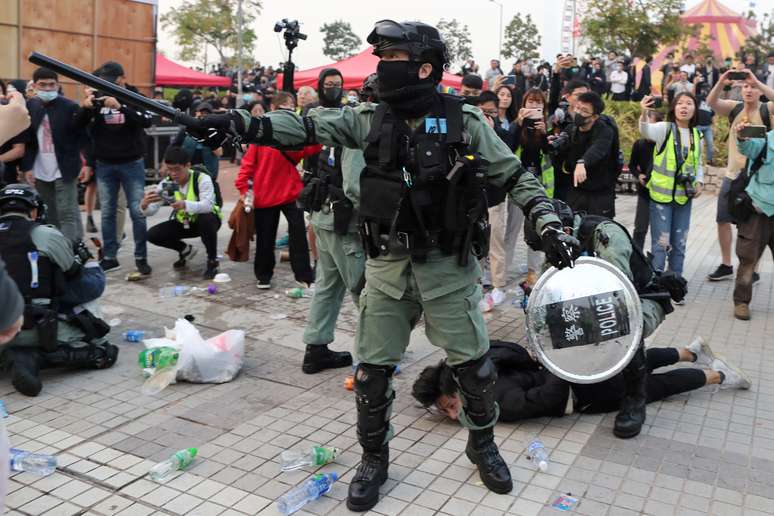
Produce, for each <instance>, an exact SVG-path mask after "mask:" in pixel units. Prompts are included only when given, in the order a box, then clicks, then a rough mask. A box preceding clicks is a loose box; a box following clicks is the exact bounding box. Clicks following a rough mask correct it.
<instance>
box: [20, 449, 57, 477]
mask: <svg viewBox="0 0 774 516" xmlns="http://www.w3.org/2000/svg"><path fill="white" fill-rule="evenodd" d="M10 456H11V471H26V472H27V473H32V474H33V475H40V476H42V477H45V476H46V475H50V474H51V473H53V472H54V470H56V457H54V456H53V455H44V454H42V453H31V452H28V451H24V450H19V449H17V448H11V450H10Z"/></svg>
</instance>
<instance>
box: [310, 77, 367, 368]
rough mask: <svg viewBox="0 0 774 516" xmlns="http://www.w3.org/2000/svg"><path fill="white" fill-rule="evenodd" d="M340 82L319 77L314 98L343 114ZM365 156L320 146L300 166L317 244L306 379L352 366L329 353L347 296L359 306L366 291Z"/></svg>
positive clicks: (342, 356) (346, 355)
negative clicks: (361, 206)
mask: <svg viewBox="0 0 774 516" xmlns="http://www.w3.org/2000/svg"><path fill="white" fill-rule="evenodd" d="M343 85H344V78H343V77H342V75H341V72H339V71H338V70H337V69H335V68H326V69H324V70H322V71H321V72H320V77H319V80H318V84H317V93H318V96H319V99H320V105H321V106H323V107H325V108H329V109H341V107H342V105H341V97H342V92H343ZM364 166H365V162H364V160H363V153H362V152H361V151H360V150H357V149H347V148H345V147H341V146H327V145H326V146H323V149H322V151H320V153H319V154H317V155H316V156H313V157H311V158H308V159H306V160H304V167H305V169H306V171H305V173H304V189H303V190H302V191H301V194H300V195H299V198H298V202H299V204H300V205H301V207H302V208H303V209H304V210H305V211H308V212H310V214H311V217H310V220H311V224H312V229H313V231H314V235H315V239H316V242H317V253H318V256H319V257H318V260H317V267H316V269H315V272H316V275H315V291H314V296H313V297H312V305H311V307H310V308H309V319H308V321H307V324H306V329H305V330H304V337H303V338H304V343H305V344H306V352H305V353H304V362H303V364H302V366H301V370H302V371H303V372H305V373H307V374H313V373H317V372H319V371H322V370H324V369H329V368H336V367H346V366H349V365H352V355H351V354H350V353H348V352H342V351H332V350H330V349H328V344H330V343H331V342H333V332H334V329H335V326H336V319H337V318H338V316H339V311H340V310H341V303H342V301H343V299H344V295H345V294H346V292H349V293H350V295H351V296H352V300H353V301H354V302H355V304H356V305H357V304H358V302H359V297H360V291H361V290H363V285H365V276H364V274H365V253H364V252H363V245H362V243H361V241H360V236H359V235H358V229H357V219H358V216H357V205H358V202H359V201H358V198H359V193H360V184H359V177H360V171H361V170H362V169H363V167H364Z"/></svg>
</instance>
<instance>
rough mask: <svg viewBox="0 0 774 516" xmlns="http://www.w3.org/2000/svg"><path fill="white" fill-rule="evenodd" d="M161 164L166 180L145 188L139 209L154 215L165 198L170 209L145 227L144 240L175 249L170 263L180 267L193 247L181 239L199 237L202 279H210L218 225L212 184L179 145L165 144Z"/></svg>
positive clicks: (215, 267) (215, 260)
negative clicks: (203, 265) (204, 251)
mask: <svg viewBox="0 0 774 516" xmlns="http://www.w3.org/2000/svg"><path fill="white" fill-rule="evenodd" d="M164 168H165V169H166V172H168V173H169V176H168V178H167V180H164V181H162V182H161V183H159V184H158V185H157V186H156V187H155V188H153V189H152V190H150V191H148V192H146V194H145V196H144V197H143V199H142V201H141V202H140V209H141V210H142V213H143V215H145V216H146V217H147V216H151V215H155V214H156V213H157V212H158V211H159V208H160V207H161V205H162V203H163V201H164V200H166V201H168V202H169V203H170V206H171V207H172V210H173V212H172V215H171V216H170V219H169V220H167V221H166V222H162V223H160V224H156V225H155V226H153V227H152V228H150V229H149V230H148V242H150V243H151V244H154V245H157V246H160V247H166V248H167V249H172V250H174V251H177V252H178V260H177V261H176V262H175V263H174V264H172V267H173V268H175V269H182V268H184V267H185V266H186V264H187V262H188V260H190V259H191V258H192V257H193V256H194V255H195V254H196V251H197V249H196V248H195V247H193V246H192V245H190V244H185V243H184V242H183V239H184V238H196V237H200V238H201V239H202V243H203V244H204V247H205V249H207V268H206V269H205V271H204V279H212V278H214V277H215V275H216V274H217V273H218V265H219V264H218V252H217V244H218V229H220V225H221V213H220V206H219V205H218V196H217V193H216V185H215V183H213V181H212V178H210V176H209V174H207V172H205V171H204V170H201V169H193V170H192V169H191V157H190V156H189V155H188V153H186V152H185V150H183V148H182V147H175V146H170V147H168V148H167V151H166V153H165V154H164ZM170 190H174V191H173V192H170Z"/></svg>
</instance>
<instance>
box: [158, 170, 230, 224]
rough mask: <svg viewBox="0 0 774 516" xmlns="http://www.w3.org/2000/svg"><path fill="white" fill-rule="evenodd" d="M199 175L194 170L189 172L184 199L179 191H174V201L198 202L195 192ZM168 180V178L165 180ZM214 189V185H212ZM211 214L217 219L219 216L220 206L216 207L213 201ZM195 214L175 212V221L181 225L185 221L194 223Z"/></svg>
mask: <svg viewBox="0 0 774 516" xmlns="http://www.w3.org/2000/svg"><path fill="white" fill-rule="evenodd" d="M199 174H200V172H196V171H194V170H192V171H190V172H189V176H188V190H187V191H186V193H185V197H183V194H182V193H181V192H180V190H177V191H175V200H176V201H183V200H185V201H192V202H197V201H198V200H199V196H198V195H196V192H197V191H198V188H197V187H196V185H197V184H198V182H199ZM167 179H169V178H167ZM213 188H214V185H213ZM212 213H214V214H215V215H217V216H218V217H220V216H221V213H220V206H218V204H217V202H215V201H213V203H212ZM196 215H197V214H196V213H188V212H186V211H185V210H177V211H176V212H175V219H177V221H178V222H180V223H181V224H184V223H185V221H186V220H188V222H196Z"/></svg>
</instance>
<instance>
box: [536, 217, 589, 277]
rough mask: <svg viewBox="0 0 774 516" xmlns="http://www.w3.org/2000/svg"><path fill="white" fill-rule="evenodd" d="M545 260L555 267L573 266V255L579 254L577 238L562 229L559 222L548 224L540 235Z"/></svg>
mask: <svg viewBox="0 0 774 516" xmlns="http://www.w3.org/2000/svg"><path fill="white" fill-rule="evenodd" d="M540 239H541V241H542V243H543V252H544V253H546V260H548V262H549V263H550V264H551V265H553V266H555V267H556V268H557V269H563V268H565V267H573V266H574V265H575V257H576V256H578V255H579V254H580V242H578V239H577V238H575V237H573V236H571V235H568V234H567V233H565V232H564V231H562V227H561V225H560V224H558V223H556V224H554V223H552V224H548V225H547V226H546V227H545V228H544V229H543V234H542V235H541V237H540Z"/></svg>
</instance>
